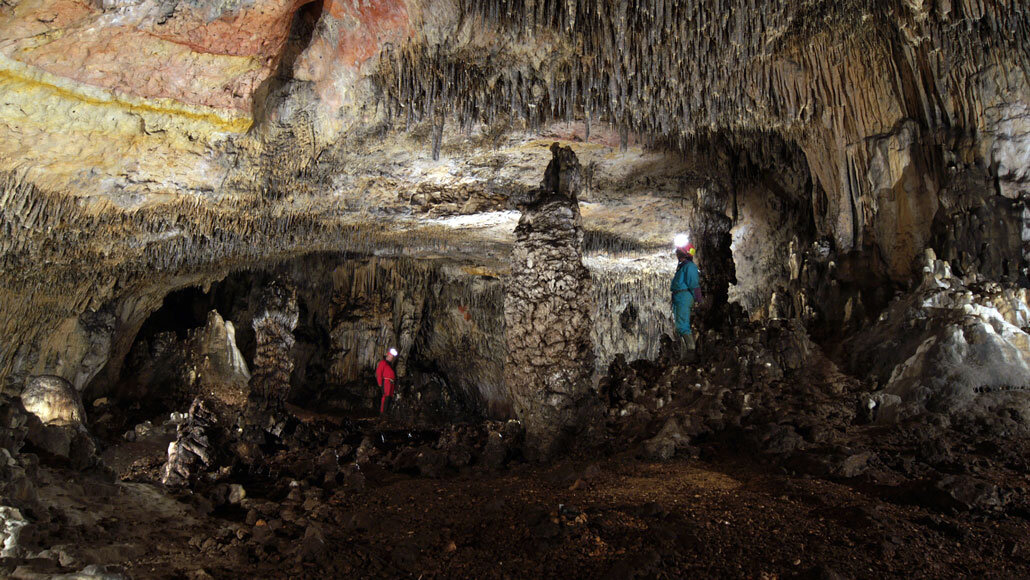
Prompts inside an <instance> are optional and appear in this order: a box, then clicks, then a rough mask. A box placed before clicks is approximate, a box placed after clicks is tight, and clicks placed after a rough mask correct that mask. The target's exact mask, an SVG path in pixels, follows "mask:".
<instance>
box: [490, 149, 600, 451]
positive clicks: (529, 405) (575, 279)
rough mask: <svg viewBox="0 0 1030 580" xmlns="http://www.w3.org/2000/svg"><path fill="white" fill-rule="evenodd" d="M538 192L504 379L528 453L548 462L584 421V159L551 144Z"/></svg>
mask: <svg viewBox="0 0 1030 580" xmlns="http://www.w3.org/2000/svg"><path fill="white" fill-rule="evenodd" d="M551 152H552V154H553V159H552V160H551V162H550V164H548V166H547V170H546V172H545V174H544V181H543V183H542V184H541V188H540V189H539V190H537V191H535V192H533V194H534V197H533V198H532V200H531V201H530V203H529V204H528V205H527V206H526V207H525V209H524V211H523V214H522V218H521V219H520V220H519V225H518V227H517V228H515V237H516V241H515V246H514V248H513V250H512V256H511V278H510V279H509V280H508V290H507V294H506V295H505V299H504V321H505V338H506V340H507V344H508V356H507V364H506V368H507V370H506V377H507V384H508V388H509V391H510V393H511V395H512V399H513V400H514V403H515V413H516V415H517V416H518V418H519V419H520V420H521V421H522V423H523V425H524V426H525V429H526V443H527V448H528V450H529V453H530V454H534V453H535V454H538V455H539V456H541V457H547V456H549V455H551V454H552V453H553V452H555V451H557V450H558V449H559V447H560V446H561V445H562V444H563V443H564V442H565V441H566V440H567V439H568V438H570V437H571V436H572V435H574V434H576V433H577V432H578V431H579V430H580V429H581V428H582V427H583V426H584V425H585V424H586V420H585V413H586V412H587V411H588V409H589V408H590V405H589V402H590V401H589V398H590V396H591V387H592V375H593V370H594V349H593V344H592V342H591V338H590V330H591V321H590V313H591V311H592V308H593V305H592V304H591V298H590V297H591V295H592V294H591V292H590V285H591V280H590V273H589V271H588V270H587V268H586V267H585V266H584V265H583V228H582V224H581V218H580V212H579V203H578V200H577V194H578V193H579V190H580V187H581V184H582V179H581V176H580V165H579V160H578V159H577V158H576V154H575V153H574V152H573V151H572V148H571V147H560V146H558V145H557V144H554V145H552V146H551Z"/></svg>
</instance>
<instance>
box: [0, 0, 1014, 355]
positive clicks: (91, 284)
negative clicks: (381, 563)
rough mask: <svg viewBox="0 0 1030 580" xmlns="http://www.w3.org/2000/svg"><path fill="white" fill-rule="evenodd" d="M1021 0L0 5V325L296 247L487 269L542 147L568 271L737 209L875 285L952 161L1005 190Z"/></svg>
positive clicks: (937, 192) (247, 0)
mask: <svg viewBox="0 0 1030 580" xmlns="http://www.w3.org/2000/svg"><path fill="white" fill-rule="evenodd" d="M1028 8H1030V7H1028V3H1027V2H1025V1H1023V0H934V1H929V0H927V1H923V0H873V1H868V0H862V1H859V0H844V1H833V2H831V1H820V0H806V1H793V0H791V1H772V0H684V1H680V2H673V1H671V0H637V1H629V0H623V1H618V2H582V1H575V0H569V1H563V2H557V1H546V0H492V1H476V0H407V1H405V0H382V1H377V2H351V1H340V0H318V1H315V2H303V1H301V0H210V1H201V0H90V1H81V0H80V1H76V0H55V1H50V0H48V1H44V0H2V1H0V180H2V188H0V194H2V196H3V198H2V200H0V205H2V208H3V223H2V225H3V228H4V236H3V238H4V239H3V241H2V242H0V246H2V247H0V249H2V260H3V261H2V264H3V271H4V272H3V277H2V278H3V285H4V288H5V290H6V291H5V292H4V294H3V298H2V303H0V306H2V307H3V310H4V312H5V316H4V319H5V320H4V321H3V327H2V330H4V331H5V333H6V335H7V336H19V335H25V334H26V333H31V332H32V329H33V328H35V327H37V326H39V325H44V323H45V322H46V321H51V322H52V321H53V320H57V319H60V317H61V316H64V315H73V314H76V313H78V312H81V311H82V310H83V309H85V308H96V307H99V305H100V304H102V303H103V302H104V301H106V300H109V299H111V298H113V297H116V296H119V295H124V294H125V293H126V292H127V291H128V289H132V288H137V289H138V288H140V287H145V286H147V285H148V284H150V285H153V284H155V282H154V280H156V279H161V280H163V282H162V284H163V286H164V287H165V289H167V288H169V287H175V286H181V285H183V284H186V283H195V282H197V281H198V280H200V281H202V280H203V279H204V277H205V276H214V277H217V276H218V274H217V272H216V273H215V274H203V275H202V274H200V272H205V271H207V270H209V269H214V270H215V271H217V270H218V269H219V268H221V269H223V270H224V269H225V268H229V267H231V264H233V263H239V262H241V261H247V260H259V259H274V258H275V257H276V256H281V255H286V254H289V253H291V252H299V251H307V250H314V249H331V250H345V251H354V252H359V253H365V254H370V253H399V254H407V255H412V256H415V257H450V258H454V259H461V260H469V261H475V262H478V263H480V264H485V265H488V266H489V267H490V268H492V269H493V270H492V271H495V272H503V271H504V270H505V267H506V265H505V259H506V257H507V252H508V247H509V245H510V242H511V239H512V230H513V228H514V226H515V223H516V221H517V218H518V213H517V209H518V205H519V203H520V201H521V200H522V199H523V198H524V196H525V195H526V192H527V191H529V190H531V189H532V188H533V187H535V186H536V185H537V184H538V183H539V180H540V178H541V176H542V174H543V168H544V167H545V165H546V164H547V161H548V159H549V158H550V153H549V149H548V147H549V146H550V144H551V143H552V142H555V141H561V142H564V143H568V144H572V146H573V148H574V149H575V151H576V154H577V155H578V156H579V158H580V160H581V162H582V165H583V167H584V172H585V178H586V187H585V190H584V192H583V193H582V195H581V199H580V201H581V204H582V214H583V219H584V227H585V229H586V230H587V232H588V246H589V244H590V243H591V242H590V240H593V242H592V243H593V244H594V248H593V250H595V251H594V256H593V257H592V258H591V257H590V256H589V255H588V259H593V260H594V267H602V268H603V267H611V268H617V267H630V268H631V267H633V266H632V264H650V262H649V261H648V260H650V259H651V258H648V256H652V255H653V254H654V253H655V252H656V251H659V250H660V249H662V248H663V245H664V244H666V243H667V241H668V239H669V235H670V233H671V232H674V231H677V230H680V229H688V230H690V229H692V228H695V227H697V228H698V229H700V230H703V229H704V228H703V227H701V226H700V225H699V224H697V223H696V221H692V220H698V219H703V218H701V217H698V216H699V215H701V214H699V213H697V212H698V209H697V208H699V207H702V208H704V210H705V211H707V212H709V213H711V214H720V215H724V216H726V217H727V218H729V219H730V220H739V219H741V217H740V215H738V203H742V201H740V200H744V199H751V198H756V199H758V200H759V201H758V202H756V203H759V204H766V203H773V202H770V201H769V200H778V201H775V203H776V204H779V207H780V209H779V210H778V211H780V212H781V213H782V212H787V213H789V212H792V211H793V212H794V213H796V214H797V215H796V216H794V217H793V218H792V219H791V220H786V221H784V223H788V222H789V223H790V224H791V227H797V228H802V229H805V230H806V233H805V235H807V236H808V237H809V238H812V239H814V238H816V237H820V238H826V239H830V240H832V242H833V244H834V245H835V246H836V248H837V249H839V250H841V251H848V250H858V249H862V248H872V251H873V252H875V253H877V255H878V256H879V259H880V261H881V262H882V263H883V264H884V266H883V268H884V269H885V271H886V273H887V275H888V276H889V277H890V278H891V279H894V280H902V279H904V278H905V277H906V276H907V275H908V272H909V269H910V266H911V263H912V260H913V258H914V257H916V256H917V255H919V253H920V252H921V251H922V250H923V248H924V247H926V246H927V245H928V244H929V242H930V238H931V231H930V224H931V222H932V220H933V217H934V215H935V213H936V212H937V210H938V209H939V208H940V207H941V205H942V203H943V202H942V194H941V192H942V190H944V189H946V188H947V187H948V186H949V183H950V180H951V179H952V177H953V176H955V175H958V174H963V173H965V172H967V171H969V170H971V169H973V168H975V169H978V170H980V171H982V172H985V173H986V174H988V175H989V176H990V179H989V182H990V187H992V188H993V189H994V190H995V192H994V193H996V194H997V195H999V196H1002V197H1005V198H1008V199H1021V198H1022V196H1025V195H1026V192H1027V190H1028V185H1027V183H1028V180H1030V158H1028V155H1030V154H1028V153H1027V151H1028V144H1030V109H1028V107H1030V104H1028V103H1030V91H1028V85H1027V71H1028V70H1030V52H1028V50H1027V44H1026V38H1027V35H1028V32H1030V9H1028ZM745 183H746V184H747V186H746V187H745ZM749 188H750V189H749ZM745 190H748V191H749V193H748V194H747V195H744V193H740V199H739V200H738V191H739V192H744V191H745ZM751 190H754V191H751ZM784 207H786V208H788V209H783V208H784ZM791 208H794V209H791ZM795 209H796V211H795ZM734 223H736V222H734ZM766 226H767V227H768V224H766ZM591 232H593V234H591ZM591 235H592V236H593V237H590V236H591ZM802 237H804V236H802ZM588 249H590V248H588ZM602 250H603V252H602ZM599 253H601V254H604V255H602V256H600V257H599V256H598V255H597V254H599ZM620 253H622V254H625V255H627V256H629V259H628V262H627V263H629V264H630V265H629V266H627V264H626V263H620V261H619V260H618V259H617V255H618V254H620ZM609 254H610V255H609ZM606 256H607V257H606ZM611 256H616V257H614V258H613V257H611ZM606 260H607V261H606ZM55 289H56V290H55ZM20 342H21V341H19V340H17V339H11V340H9V341H8V342H7V344H5V346H4V348H5V351H6V352H5V355H10V352H9V350H11V349H14V348H16V346H17V344H19V343H20Z"/></svg>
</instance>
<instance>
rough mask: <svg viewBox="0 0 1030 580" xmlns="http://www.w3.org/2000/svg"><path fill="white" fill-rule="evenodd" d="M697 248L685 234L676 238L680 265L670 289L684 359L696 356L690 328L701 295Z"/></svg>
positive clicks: (677, 336)
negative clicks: (695, 255)
mask: <svg viewBox="0 0 1030 580" xmlns="http://www.w3.org/2000/svg"><path fill="white" fill-rule="evenodd" d="M696 253H697V249H696V248H694V244H691V243H689V242H687V240H686V239H685V236H677V238H676V259H677V260H679V265H678V266H677V267H676V273H675V274H673V276H672V283H671V284H670V285H669V289H670V290H671V291H672V312H673V314H674V315H675V317H676V338H677V343H678V344H679V345H680V354H681V357H682V358H683V359H692V358H693V357H694V333H693V332H692V331H691V329H690V309H691V308H693V306H694V302H696V301H697V300H698V299H699V298H700V297H701V290H700V276H701V274H700V272H699V271H698V269H697V264H695V263H694V254H696Z"/></svg>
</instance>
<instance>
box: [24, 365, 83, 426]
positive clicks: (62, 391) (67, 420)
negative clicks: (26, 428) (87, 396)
mask: <svg viewBox="0 0 1030 580" xmlns="http://www.w3.org/2000/svg"><path fill="white" fill-rule="evenodd" d="M21 401H22V405H24V407H25V410H26V411H28V412H30V413H32V414H33V415H35V416H36V417H38V418H39V420H40V421H42V422H43V423H44V424H60V425H72V426H80V425H82V424H83V422H84V421H85V419H86V411H85V409H83V407H82V401H81V399H80V397H79V393H78V392H77V391H76V390H75V388H74V387H72V385H71V384H70V383H69V382H68V381H66V380H64V379H62V378H61V377H55V376H51V375H44V376H40V377H36V378H34V379H32V380H31V381H29V384H28V385H26V387H25V390H24V391H22V395H21Z"/></svg>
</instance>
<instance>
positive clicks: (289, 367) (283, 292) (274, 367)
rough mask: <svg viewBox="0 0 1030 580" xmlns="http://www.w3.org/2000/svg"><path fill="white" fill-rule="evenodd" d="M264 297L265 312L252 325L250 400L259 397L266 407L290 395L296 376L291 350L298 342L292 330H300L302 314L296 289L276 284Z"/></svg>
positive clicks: (272, 285)
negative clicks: (294, 374)
mask: <svg viewBox="0 0 1030 580" xmlns="http://www.w3.org/2000/svg"><path fill="white" fill-rule="evenodd" d="M261 298H262V302H263V305H264V311H262V312H261V314H259V315H258V316H257V317H255V318H254V323H253V324H254V340H255V341H256V342H257V349H256V351H255V353H254V374H253V375H252V376H251V380H250V391H251V397H254V396H257V397H260V398H262V399H264V401H265V403H266V404H267V403H271V404H274V405H281V404H282V403H284V402H285V401H286V398H287V396H288V395H289V394H290V375H291V374H293V357H292V356H290V350H291V349H293V344H294V343H295V342H296V340H295V339H294V337H293V329H294V328H296V327H297V321H298V318H299V314H300V312H299V310H298V308H297V290H296V288H294V287H293V286H292V285H288V284H286V283H284V282H280V281H275V282H272V283H271V284H269V285H268V288H266V289H265V291H264V293H263V295H262V297H261Z"/></svg>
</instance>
